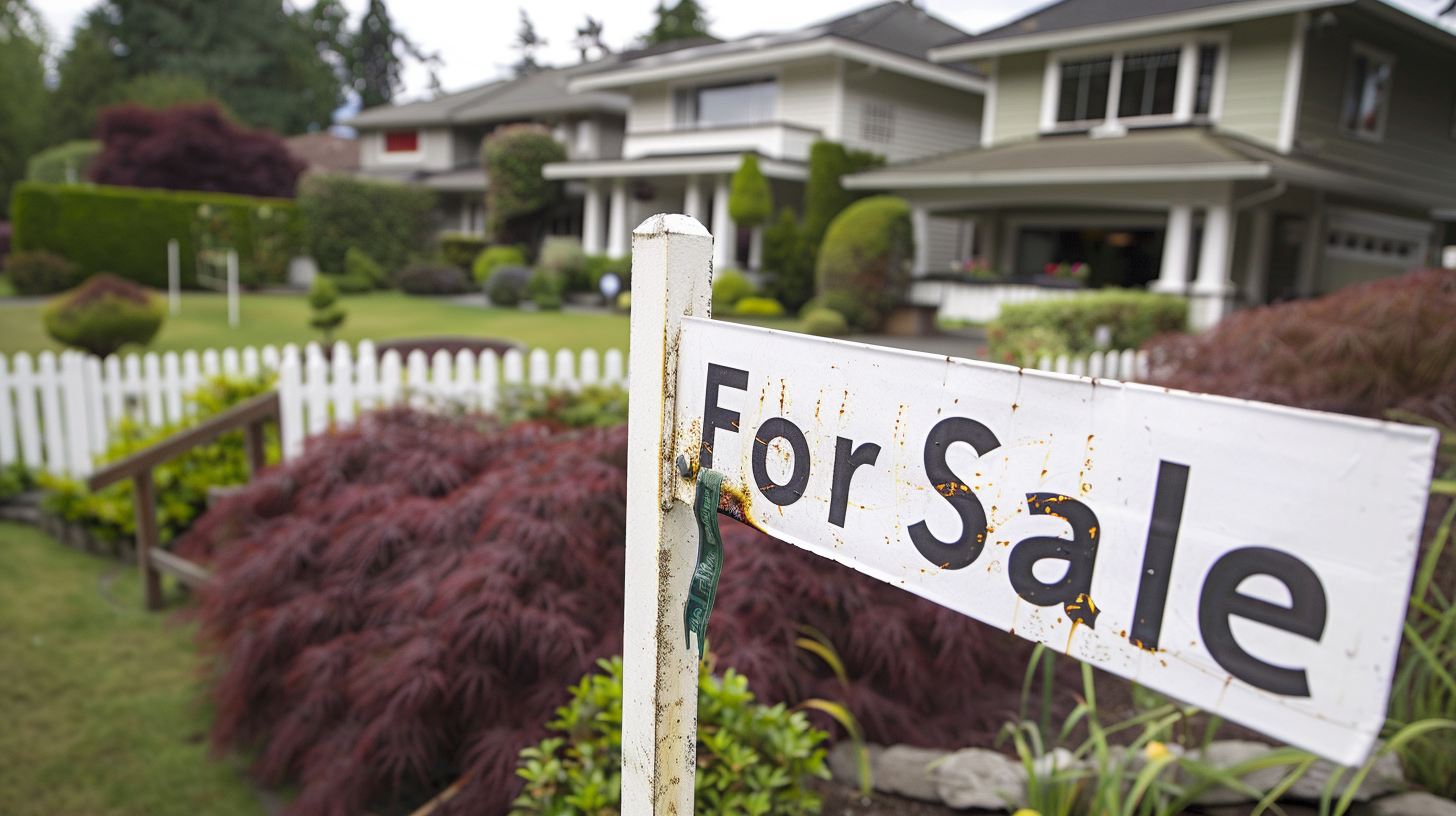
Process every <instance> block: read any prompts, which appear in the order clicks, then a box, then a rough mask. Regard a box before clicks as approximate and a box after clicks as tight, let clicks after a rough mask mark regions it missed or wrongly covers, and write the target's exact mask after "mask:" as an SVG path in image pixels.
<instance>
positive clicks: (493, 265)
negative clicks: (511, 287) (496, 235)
mask: <svg viewBox="0 0 1456 816" xmlns="http://www.w3.org/2000/svg"><path fill="white" fill-rule="evenodd" d="M502 266H526V253H525V252H523V251H522V250H521V248H520V247H518V246H507V245H505V244H497V245H496V246H488V247H486V248H485V249H483V250H481V251H480V254H479V255H476V256H475V262H474V263H472V264H471V266H470V271H471V273H472V274H473V275H474V276H475V280H476V282H477V283H484V282H485V281H486V280H487V279H489V278H490V276H491V273H492V272H494V271H495V270H497V269H499V268H500V267H502Z"/></svg>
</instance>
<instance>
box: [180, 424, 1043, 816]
mask: <svg viewBox="0 0 1456 816" xmlns="http://www.w3.org/2000/svg"><path fill="white" fill-rule="evenodd" d="M625 463H626V433H625V429H624V428H623V427H621V426H618V427H616V428H607V429H590V430H564V429H561V428H560V427H559V426H554V425H548V424H544V423H524V424H517V425H514V426H511V427H508V428H504V429H502V428H498V427H496V426H494V425H493V424H492V423H491V422H489V421H487V420H483V419H480V418H478V417H466V418H464V419H449V418H444V417H439V416H433V415H427V414H421V413H412V412H408V411H393V412H384V413H375V414H368V415H365V416H364V417H363V418H362V419H361V420H360V421H359V422H358V423H357V424H356V425H355V426H354V427H352V428H351V429H349V430H345V431H342V432H339V433H335V434H331V435H328V436H323V437H319V438H316V439H315V440H313V441H311V443H310V446H309V448H308V451H307V452H306V453H305V455H304V456H303V457H301V458H300V459H299V460H297V461H295V462H292V463H290V464H288V465H285V466H282V467H277V468H273V469H270V470H269V471H267V472H265V473H264V474H263V475H262V476H261V477H260V478H259V479H258V480H256V481H255V482H254V483H253V484H252V485H251V486H249V487H248V488H247V489H246V490H245V491H243V492H241V493H239V494H237V495H235V496H233V497H231V498H229V499H226V500H224V501H223V502H220V503H219V504H218V506H217V507H215V508H214V509H213V510H211V511H210V512H209V513H208V514H207V515H205V516H204V517H203V518H202V519H200V520H199V522H198V523H197V525H196V526H195V527H194V528H193V530H192V531H191V533H189V534H188V536H187V537H186V538H184V539H183V541H182V542H181V544H180V549H181V552H182V553H183V554H184V555H186V556H188V557H190V558H194V559H199V560H204V561H207V562H209V563H211V564H213V566H214V567H215V573H214V577H213V579H212V580H211V581H210V582H209V583H208V584H207V585H206V586H205V587H203V589H202V590H201V592H200V596H201V597H200V600H201V605H200V616H201V623H202V627H201V635H200V637H201V638H202V640H203V642H204V644H206V646H207V647H208V648H209V649H211V650H212V652H213V654H214V655H215V656H216V658H217V663H216V672H217V674H216V677H215V680H214V685H213V690H212V697H213V701H214V703H215V704H216V708H217V714H216V719H215V721H214V726H213V738H214V740H215V742H216V743H217V744H219V745H221V746H236V747H243V748H251V749H256V751H257V760H256V764H255V772H256V773H257V775H258V776H259V777H260V778H261V779H262V780H264V781H266V782H270V783H279V782H284V781H292V782H296V783H297V784H298V785H299V787H300V795H299V797H298V798H297V800H296V801H295V802H294V803H293V804H292V805H291V807H290V810H289V813H290V814H309V815H310V816H312V815H313V814H319V815H320V816H322V815H323V814H340V816H343V814H350V816H353V814H358V813H360V812H363V811H364V810H365V809H366V808H380V807H388V806H390V805H391V803H392V804H393V805H394V806H395V807H396V809H397V808H398V807H400V806H410V805H413V804H417V803H419V802H422V801H423V800H425V799H426V798H428V797H429V796H430V795H432V794H433V793H435V792H437V791H439V790H440V789H442V788H444V787H446V786H447V785H449V784H451V783H452V782H454V781H455V780H456V779H458V778H460V777H461V776H467V775H468V779H469V782H468V784H466V785H464V786H463V787H462V788H461V790H460V793H459V795H458V796H456V797H455V798H454V799H451V800H450V801H449V802H448V803H446V804H445V805H444V806H443V807H441V808H440V809H439V810H438V811H437V813H441V814H447V813H450V814H464V813H471V814H503V813H505V812H506V811H507V810H508V808H509V803H510V802H511V800H512V798H513V797H514V796H515V795H516V793H517V792H518V791H519V787H520V785H519V781H520V780H519V779H518V778H517V777H516V776H515V775H514V770H515V767H516V760H517V754H518V752H519V751H520V749H521V748H523V747H526V746H527V745H531V744H534V743H536V742H538V741H539V740H540V739H542V738H543V737H544V736H545V730H544V727H543V726H544V723H545V722H547V721H548V720H549V719H551V715H552V712H553V711H554V709H555V707H557V706H559V705H562V704H563V703H564V702H565V701H566V700H567V698H568V693H567V687H568V685H570V684H572V683H574V682H575V681H576V680H577V679H579V678H580V677H581V675H582V674H584V673H586V672H588V671H590V670H592V667H593V664H594V661H595V660H596V659H597V658H599V657H603V656H606V655H611V654H615V653H618V652H619V651H620V650H621V645H622V642H621V631H622V609H623V604H624V602H625V603H631V602H633V601H632V599H624V598H623V588H622V579H623V564H624V562H623V555H624V551H623V541H624V524H625V515H626V514H625V509H626V501H625V490H626V470H625V467H626V465H625ZM724 539H725V544H726V555H725V569H724V574H723V577H722V581H721V584H720V586H719V594H718V603H717V606H716V607H715V610H714V613H713V619H712V623H711V627H710V633H709V634H710V636H711V638H712V642H711V647H712V649H713V650H714V652H715V653H717V655H718V659H719V661H720V663H721V664H723V665H725V666H732V667H735V668H737V669H739V670H740V671H742V672H743V673H744V674H745V675H747V676H748V678H749V680H750V682H751V684H752V687H753V689H754V691H755V692H756V693H757V694H758V696H759V697H760V698H761V699H764V700H766V701H769V702H774V701H788V702H794V701H797V700H799V699H801V698H803V697H806V696H825V697H831V698H836V699H838V698H841V696H842V692H841V690H840V689H839V686H838V683H837V681H836V680H835V679H834V678H833V676H832V675H831V674H830V673H829V672H828V670H827V668H826V667H824V666H823V664H822V662H821V661H818V659H817V658H812V657H811V656H809V655H808V654H807V653H805V652H804V651H803V650H801V649H799V648H797V647H796V646H795V644H794V641H795V639H796V638H797V637H798V636H799V631H798V627H799V626H800V625H802V624H805V623H808V624H812V625H814V626H816V627H818V628H819V629H821V630H823V631H825V632H826V633H827V634H828V635H829V636H830V638H831V639H832V640H833V642H834V643H835V645H836V647H837V648H838V650H839V652H840V653H841V655H842V656H843V658H844V662H845V664H846V666H847V668H848V671H849V675H850V678H851V680H852V684H851V688H850V693H849V695H848V696H849V699H848V700H847V702H848V704H849V706H850V708H851V709H852V710H853V711H854V712H855V714H856V715H858V716H859V717H860V719H861V720H862V721H863V722H864V724H865V726H866V729H867V731H868V732H869V734H870V736H871V738H872V739H876V740H880V741H883V742H912V743H917V744H922V745H937V746H956V745H965V744H981V745H986V744H989V742H990V741H991V739H992V738H993V737H994V734H995V732H996V730H997V728H998V727H999V725H1000V723H1002V722H1003V721H1004V720H1005V718H1006V717H1007V715H1008V714H1010V713H1013V712H1014V710H1015V705H1016V698H1017V693H1018V687H1019V683H1020V679H1021V672H1022V667H1023V666H1024V665H1025V660H1026V656H1027V653H1028V649H1027V648H1026V647H1025V646H1024V645H1023V644H1021V643H1020V642H1019V641H1016V640H1015V639H1014V638H1011V637H1010V636H1007V635H1003V634H1001V633H997V632H994V631H993V630H990V629H988V628H987V627H984V626H982V625H981V624H978V623H976V622H974V621H972V620H970V619H969V618H965V617H962V616H960V615H958V614H956V613H954V612H950V611H949V610H946V609H943V608H941V607H938V606H935V605H933V604H931V603H929V602H927V601H924V600H921V599H919V598H916V597H914V596H911V595H909V594H907V593H904V592H902V591H900V590H897V589H895V588H893V587H890V586H888V585H885V584H882V583H880V582H878V581H875V580H873V579H871V578H868V577H866V576H863V575H860V574H859V573H856V572H853V571H852V570H849V569H848V568H845V567H842V566H840V565H838V564H835V563H833V562H831V561H828V560H825V559H822V558H818V557H816V556H813V555H810V554H808V553H805V552H803V551H800V550H798V549H796V548H794V547H791V546H788V545H786V544H782V543H780V542H776V541H773V540H771V539H769V538H767V537H766V536H764V535H762V534H760V533H758V532H756V531H754V530H752V529H749V528H747V527H744V526H742V525H740V524H737V523H736V522H732V521H730V520H727V519H724Z"/></svg>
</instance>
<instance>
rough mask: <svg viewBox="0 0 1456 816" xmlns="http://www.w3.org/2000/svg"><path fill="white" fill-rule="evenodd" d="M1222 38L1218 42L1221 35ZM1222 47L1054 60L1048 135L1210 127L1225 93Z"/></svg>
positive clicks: (1155, 48)
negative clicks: (1207, 123)
mask: <svg viewBox="0 0 1456 816" xmlns="http://www.w3.org/2000/svg"><path fill="white" fill-rule="evenodd" d="M1215 36H1217V35H1215ZM1222 51H1223V49H1222V47H1221V43H1220V42H1217V41H1200V40H1168V39H1162V40H1155V41H1151V42H1150V41H1143V42H1142V43H1139V44H1136V46H1135V45H1134V44H1129V45H1128V47H1126V48H1121V49H1112V50H1111V53H1109V52H1108V51H1107V50H1103V51H1102V52H1101V53H1098V52H1097V49H1091V48H1088V49H1076V50H1074V51H1067V52H1059V53H1053V54H1052V55H1051V58H1050V59H1049V60H1048V62H1047V71H1046V83H1045V88H1044V90H1043V97H1042V123H1041V124H1042V130H1043V131H1048V132H1056V131H1082V130H1089V129H1092V128H1094V127H1097V126H1099V125H1103V124H1104V123H1106V125H1107V126H1109V127H1105V128H1099V131H1102V132H1120V131H1121V128H1120V127H1119V126H1131V127H1138V126H1149V125H1166V124H1181V123H1187V122H1194V121H1207V120H1210V119H1212V118H1213V117H1214V116H1215V111H1216V109H1217V99H1218V94H1219V91H1220V88H1219V85H1220V68H1221V63H1220V59H1221V54H1222Z"/></svg>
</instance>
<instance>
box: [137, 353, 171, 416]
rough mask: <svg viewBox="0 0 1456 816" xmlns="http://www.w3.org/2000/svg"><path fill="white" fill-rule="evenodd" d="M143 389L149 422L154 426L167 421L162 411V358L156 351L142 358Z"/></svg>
mask: <svg viewBox="0 0 1456 816" xmlns="http://www.w3.org/2000/svg"><path fill="white" fill-rule="evenodd" d="M142 389H143V391H144V393H145V394H146V399H147V422H148V423H149V424H150V425H151V426H152V427H156V426H158V425H161V424H163V423H164V422H166V419H165V417H164V416H163V411H162V360H161V358H159V357H158V356H157V353H156V352H155V351H149V352H147V354H146V356H145V357H143V358H142Z"/></svg>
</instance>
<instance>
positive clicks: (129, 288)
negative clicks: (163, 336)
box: [41, 274, 167, 357]
mask: <svg viewBox="0 0 1456 816" xmlns="http://www.w3.org/2000/svg"><path fill="white" fill-rule="evenodd" d="M166 317H167V309H166V304H164V303H163V302H162V300H161V298H158V297H154V296H153V295H152V293H151V292H150V291H148V290H147V289H144V288H142V287H140V286H138V285H136V284H135V283H132V282H131V281H127V280H122V279H121V278H118V277H116V276H115V275H106V274H101V275H96V276H94V277H92V278H91V279H90V280H88V281H86V283H84V284H82V285H81V286H80V287H78V288H76V289H74V290H72V291H70V292H67V293H66V294H64V295H61V296H60V297H58V298H56V299H55V300H52V301H51V302H49V303H47V304H46V305H45V306H44V307H42V309H41V319H42V320H43V321H44V322H45V327H46V332H47V333H48V334H50V336H51V337H54V338H55V339H56V340H58V341H60V342H62V343H65V344H66V345H68V346H74V347H76V348H80V349H85V350H86V351H89V352H91V353H92V354H95V355H97V356H99V357H105V356H106V355H108V354H111V353H113V352H115V351H116V350H117V349H119V348H121V347H122V346H124V345H126V344H127V343H137V344H138V345H143V346H144V345H146V344H147V343H150V342H152V338H153V337H156V336H157V331H158V330H159V329H161V328H162V321H163V320H165V319H166Z"/></svg>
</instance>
